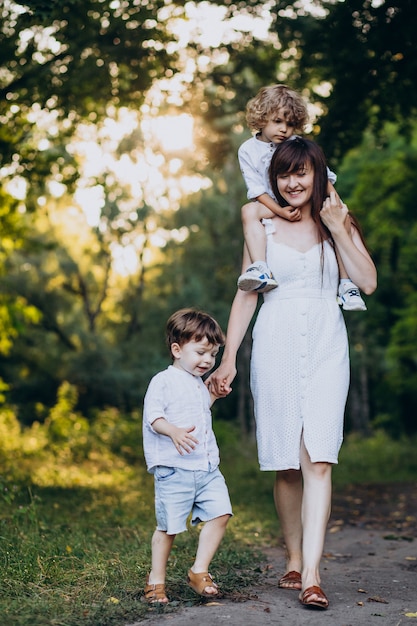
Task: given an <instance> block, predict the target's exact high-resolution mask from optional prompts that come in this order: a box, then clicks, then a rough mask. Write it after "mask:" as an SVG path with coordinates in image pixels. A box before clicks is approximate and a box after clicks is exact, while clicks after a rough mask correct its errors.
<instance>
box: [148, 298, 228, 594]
mask: <svg viewBox="0 0 417 626" xmlns="http://www.w3.org/2000/svg"><path fill="white" fill-rule="evenodd" d="M166 335H167V337H166V338H167V344H168V347H169V350H170V353H171V356H172V360H173V363H172V365H170V366H169V367H168V368H167V369H165V370H163V371H162V372H159V373H158V374H156V375H155V376H154V377H153V378H152V380H151V382H150V384H149V387H148V390H147V392H146V396H145V401H144V413H143V447H144V453H145V459H146V464H147V469H148V471H149V472H150V473H151V474H153V475H154V481H155V514H156V530H155V532H154V534H153V537H152V568H151V571H150V573H149V574H148V576H147V580H146V585H145V590H144V591H145V600H146V601H147V602H148V603H149V604H153V603H161V604H166V603H167V602H168V601H169V600H168V598H167V596H166V593H165V577H166V568H167V562H168V558H169V555H170V552H171V548H172V545H173V543H174V539H175V536H176V535H177V534H178V533H181V532H183V531H185V530H187V524H186V522H187V518H188V516H189V514H190V512H191V513H192V517H191V524H192V525H193V526H195V525H197V524H198V523H200V522H204V526H203V528H202V529H201V532H200V536H199V541H198V548H197V554H196V556H195V560H194V563H193V565H192V566H191V568H190V569H189V571H188V576H187V582H188V584H189V586H190V587H191V588H192V589H193V590H194V591H195V592H196V593H198V594H200V595H202V596H205V597H215V596H216V595H218V593H219V591H218V586H217V585H216V583H215V582H214V580H213V579H212V577H211V575H210V574H209V566H210V563H211V561H212V559H213V557H214V555H215V553H216V551H217V548H218V547H219V545H220V542H221V540H222V538H223V536H224V533H225V531H226V526H227V523H228V521H229V519H230V517H231V515H232V506H231V503H230V498H229V492H228V489H227V486H226V483H225V480H224V477H223V475H222V474H221V472H220V470H219V467H218V466H219V462H220V459H219V449H218V446H217V442H216V438H215V435H214V432H213V428H212V416H211V411H210V407H211V405H212V403H213V402H214V400H216V396H214V395H213V394H211V392H210V391H209V390H208V389H207V387H206V386H205V384H204V382H203V381H202V376H204V375H205V374H207V373H208V372H209V371H210V370H211V369H212V368H213V367H214V364H215V359H216V355H217V353H218V351H219V348H220V347H221V346H223V345H224V342H225V336H224V334H223V332H222V330H221V328H220V326H219V324H218V323H217V322H216V321H215V320H214V319H213V318H212V317H210V316H209V315H208V314H206V313H204V312H202V311H196V310H194V309H182V310H180V311H177V312H176V313H174V314H173V315H172V316H171V317H170V318H169V320H168V322H167V333H166Z"/></svg>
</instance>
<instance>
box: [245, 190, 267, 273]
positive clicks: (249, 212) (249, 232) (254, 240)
mask: <svg viewBox="0 0 417 626" xmlns="http://www.w3.org/2000/svg"><path fill="white" fill-rule="evenodd" d="M264 217H274V214H273V213H272V211H270V210H269V209H267V207H266V206H264V205H263V204H261V202H249V203H248V204H245V205H244V206H243V207H242V224H243V236H244V238H245V243H246V245H247V247H248V250H249V256H250V259H251V261H252V263H256V262H258V261H263V263H266V256H265V253H266V235H265V228H264V226H263V224H262V222H261V220H262V219H263V218H264Z"/></svg>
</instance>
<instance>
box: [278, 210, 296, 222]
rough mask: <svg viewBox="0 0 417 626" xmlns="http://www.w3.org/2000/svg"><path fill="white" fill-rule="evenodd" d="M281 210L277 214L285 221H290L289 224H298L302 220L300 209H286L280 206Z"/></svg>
mask: <svg viewBox="0 0 417 626" xmlns="http://www.w3.org/2000/svg"><path fill="white" fill-rule="evenodd" d="M279 208H280V210H279V212H278V211H277V214H278V215H279V216H280V217H283V218H284V220H288V221H289V222H298V220H300V219H301V211H300V209H293V208H292V207H290V206H285V207H282V206H280V207H279Z"/></svg>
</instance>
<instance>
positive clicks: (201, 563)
mask: <svg viewBox="0 0 417 626" xmlns="http://www.w3.org/2000/svg"><path fill="white" fill-rule="evenodd" d="M229 518H230V515H221V516H220V517H215V518H214V519H212V520H209V521H208V522H206V523H205V524H204V526H203V528H202V529H201V532H200V537H199V540H198V547H197V554H196V556H195V561H194V563H193V565H192V566H191V571H192V572H194V573H195V574H199V573H201V572H208V571H209V567H210V563H211V561H212V559H213V557H214V555H215V554H216V552H217V549H218V547H219V545H220V543H221V540H222V539H223V537H224V533H225V532H226V526H227V523H228V521H229ZM204 591H205V593H207V594H212V595H216V594H217V589H216V587H214V586H212V585H211V586H210V585H208V586H207V587H206V588H205V590H204Z"/></svg>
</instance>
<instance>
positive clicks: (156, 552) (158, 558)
mask: <svg viewBox="0 0 417 626" xmlns="http://www.w3.org/2000/svg"><path fill="white" fill-rule="evenodd" d="M174 539H175V535H168V534H167V533H166V532H164V531H162V530H155V532H154V534H153V537H152V569H151V571H150V573H149V576H148V578H147V580H146V586H145V598H146V600H147V601H148V602H149V603H151V604H153V603H154V602H160V603H161V604H166V603H167V602H168V598H167V597H166V595H165V576H166V567H167V563H168V557H169V555H170V552H171V548H172V544H173V543H174Z"/></svg>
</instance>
